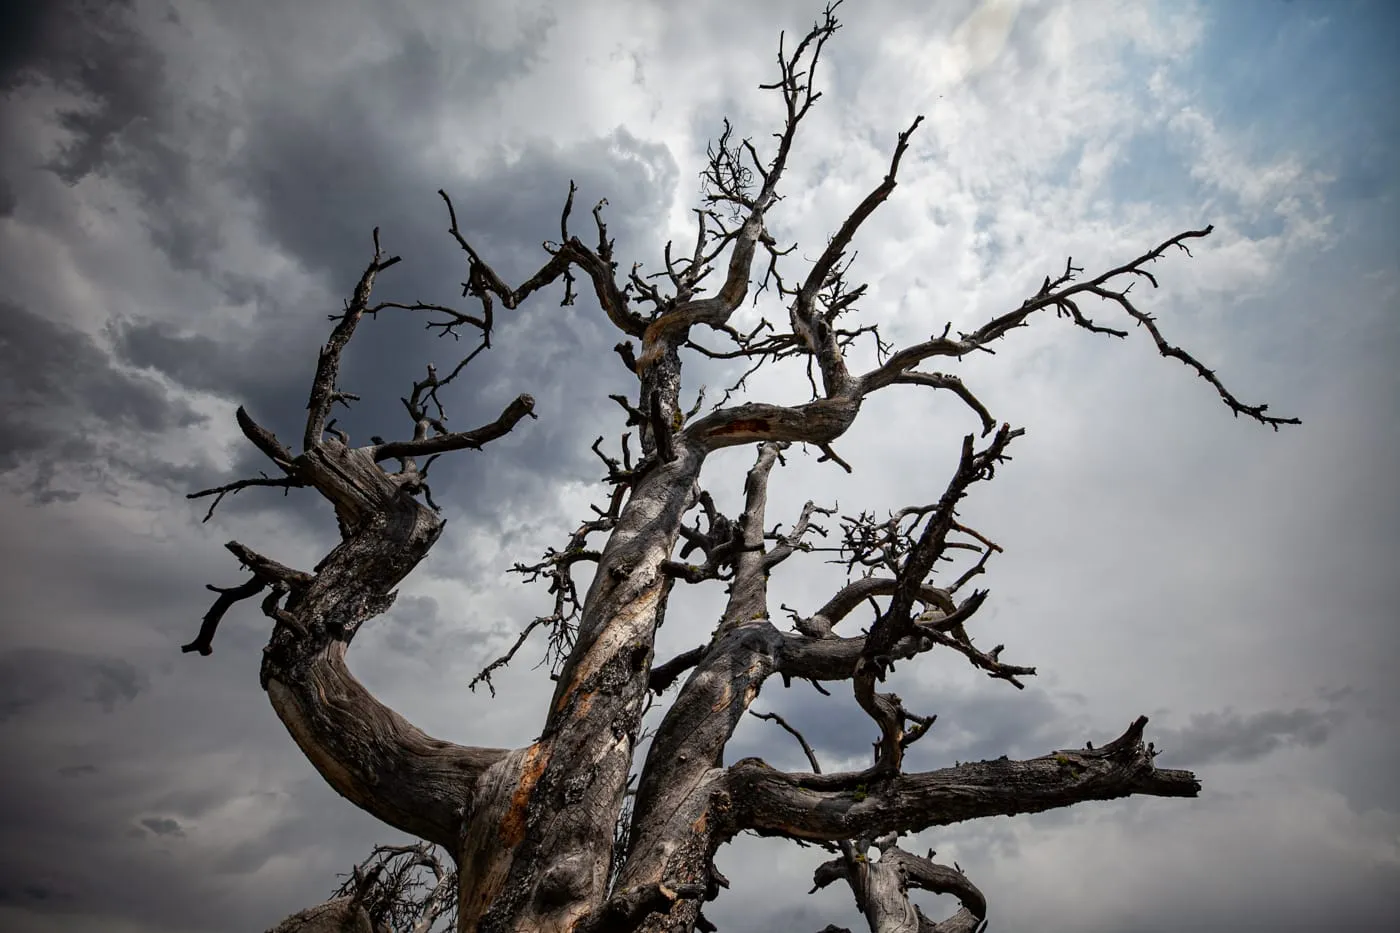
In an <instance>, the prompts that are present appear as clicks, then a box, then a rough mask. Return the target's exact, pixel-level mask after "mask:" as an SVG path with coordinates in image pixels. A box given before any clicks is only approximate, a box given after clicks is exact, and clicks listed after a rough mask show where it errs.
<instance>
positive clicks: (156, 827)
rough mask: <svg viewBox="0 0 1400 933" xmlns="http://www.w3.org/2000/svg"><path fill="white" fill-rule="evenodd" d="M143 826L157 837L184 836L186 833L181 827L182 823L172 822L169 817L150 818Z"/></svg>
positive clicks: (145, 820)
mask: <svg viewBox="0 0 1400 933" xmlns="http://www.w3.org/2000/svg"><path fill="white" fill-rule="evenodd" d="M141 825H142V826H144V827H146V828H147V829H149V830H150V831H151V832H152V833H155V834H156V835H157V836H183V835H184V834H185V831H184V830H183V829H182V828H181V827H180V821H179V820H172V819H171V818H170V817H168V816H148V817H146V818H145V819H143V820H142V821H141Z"/></svg>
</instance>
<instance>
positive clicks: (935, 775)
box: [728, 716, 1200, 840]
mask: <svg viewBox="0 0 1400 933" xmlns="http://www.w3.org/2000/svg"><path fill="white" fill-rule="evenodd" d="M1146 725H1147V717H1145V716H1144V717H1140V718H1139V719H1138V720H1137V721H1136V722H1134V723H1133V724H1132V726H1130V727H1129V729H1128V731H1127V732H1126V733H1124V734H1123V735H1122V736H1121V737H1119V738H1118V739H1116V740H1115V741H1113V742H1111V743H1110V744H1109V745H1107V746H1105V747H1104V748H1102V749H1067V750H1061V751H1056V752H1051V753H1050V754H1048V755H1045V756H1043V757H1040V758H1033V759H1030V760H1029V761H1010V760H1006V759H1001V760H997V761H982V762H972V763H967V764H961V765H958V766H956V767H952V768H943V769H941V770H938V771H927V772H922V773H918V774H900V775H891V776H888V777H885V778H883V779H881V780H879V781H877V782H873V783H869V784H867V783H865V778H864V776H862V775H853V774H832V775H815V774H790V773H786V772H782V771H777V770H775V769H773V768H771V767H769V766H768V765H766V764H764V763H763V762H762V761H760V760H758V759H755V758H747V759H744V760H743V761H740V762H738V763H736V764H735V765H733V766H732V767H731V768H730V769H729V779H728V784H729V788H730V792H731V794H732V798H733V800H734V805H735V811H736V812H735V820H736V825H737V826H738V827H739V828H745V829H753V830H755V831H756V832H758V833H760V834H762V835H779V836H788V837H791V838H794V839H810V840H837V839H851V838H858V837H867V838H870V837H875V836H879V835H882V834H884V833H887V832H917V831H918V830H921V829H925V828H927V827H930V826H947V825H950V824H953V823H961V822H964V821H966V820H973V819H979V818H981V817H987V816H1012V815H1015V814H1018V813H1039V812H1042V811H1044V810H1052V809H1058V808H1060V807H1066V806H1071V805H1073V804H1076V803H1083V802H1085V801H1090V800H1112V799H1115V798H1118V797H1126V796H1129V795H1146V796H1154V797H1195V796H1196V795H1197V794H1199V793H1200V784H1199V783H1198V782H1197V780H1196V777H1195V775H1193V774H1191V773H1190V772H1189V771H1162V770H1158V769H1157V768H1155V767H1154V766H1153V764H1152V752H1151V751H1150V749H1149V748H1148V747H1147V746H1146V745H1144V744H1143V742H1142V731H1143V728H1144V727H1145V726H1146Z"/></svg>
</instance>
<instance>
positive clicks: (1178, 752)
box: [1158, 707, 1345, 768]
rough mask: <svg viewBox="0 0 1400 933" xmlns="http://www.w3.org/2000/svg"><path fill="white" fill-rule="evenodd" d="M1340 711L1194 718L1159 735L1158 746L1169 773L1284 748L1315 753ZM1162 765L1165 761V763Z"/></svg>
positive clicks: (1230, 713) (1340, 717)
mask: <svg viewBox="0 0 1400 933" xmlns="http://www.w3.org/2000/svg"><path fill="white" fill-rule="evenodd" d="M1344 718H1345V716H1344V714H1343V712H1342V711H1341V710H1339V709H1324V710H1312V709H1304V708H1301V707H1300V708H1298V709H1292V710H1266V711H1264V712H1261V713H1252V714H1250V715H1247V716H1245V715H1241V714H1240V713H1237V712H1235V711H1234V710H1226V711H1225V712H1221V713H1199V714H1196V715H1194V716H1192V717H1191V722H1190V725H1187V726H1186V727H1184V728H1182V729H1175V730H1173V729H1163V730H1159V733H1158V734H1159V735H1160V736H1161V739H1160V742H1159V743H1158V744H1159V745H1160V746H1161V747H1162V749H1163V751H1164V753H1166V754H1167V757H1168V758H1169V759H1170V761H1171V764H1172V766H1173V767H1178V766H1179V767H1183V768H1186V767H1197V766H1200V765H1205V764H1211V763H1213V762H1218V761H1223V762H1231V763H1240V762H1246V761H1253V760H1255V759H1257V758H1262V757H1264V756H1265V755H1267V754H1269V753H1270V752H1274V751H1277V750H1278V749H1280V748H1286V747H1289V746H1300V747H1303V748H1316V747H1317V746H1319V745H1321V744H1322V743H1324V742H1326V741H1327V739H1328V737H1329V736H1330V735H1331V734H1332V732H1333V730H1335V729H1336V728H1337V727H1338V726H1339V725H1340V724H1341V723H1342V721H1343V720H1344ZM1164 760H1165V759H1164Z"/></svg>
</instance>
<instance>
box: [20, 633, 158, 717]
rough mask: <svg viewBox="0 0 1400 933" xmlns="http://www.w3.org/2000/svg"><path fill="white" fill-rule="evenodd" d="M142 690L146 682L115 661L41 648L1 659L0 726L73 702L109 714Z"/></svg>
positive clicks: (27, 649)
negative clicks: (48, 706) (53, 704)
mask: <svg viewBox="0 0 1400 933" xmlns="http://www.w3.org/2000/svg"><path fill="white" fill-rule="evenodd" d="M145 687H146V678H145V677H144V675H142V674H141V672H140V671H138V670H137V669H136V668H135V667H134V666H132V665H131V664H130V663H128V662H127V661H124V660H122V659H120V658H106V657H98V656H92V655H82V654H76V653H73V652H68V651H55V650H50V649H42V648H18V649H12V650H10V651H6V652H4V653H0V722H4V721H5V720H7V719H10V718H12V717H15V716H20V715H23V714H24V713H26V712H30V711H32V710H35V709H37V708H39V707H41V706H43V705H44V704H47V703H51V702H55V701H62V700H78V701H81V702H84V703H95V704H97V705H98V706H100V707H101V708H102V709H104V710H106V711H108V712H111V711H112V710H113V709H114V708H115V707H116V706H117V705H118V704H120V703H128V702H130V701H131V700H133V699H135V698H136V695H137V694H139V693H140V692H141V691H142V690H143V689H145Z"/></svg>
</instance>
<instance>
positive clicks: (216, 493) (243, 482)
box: [185, 474, 306, 522]
mask: <svg viewBox="0 0 1400 933" xmlns="http://www.w3.org/2000/svg"><path fill="white" fill-rule="evenodd" d="M305 485H306V483H305V482H303V481H301V480H299V479H297V478H296V477H294V476H278V477H269V476H268V475H267V474H263V475H262V476H260V477H256V478H254V479H240V480H235V481H234V482H232V483H225V484H224V485H222V486H215V487H213V488H212V489H201V490H200V491H199V492H191V493H186V494H185V498H186V499H203V498H205V497H206V496H213V497H214V501H213V502H211V503H210V504H209V511H208V512H205V513H204V518H203V521H205V522H207V521H209V519H211V518H213V517H214V510H215V509H217V508H218V507H219V503H220V502H223V501H224V496H226V495H228V494H229V493H231V492H232V493H237V492H238V491H239V490H242V489H247V488H249V487H250V486H275V487H278V488H281V489H298V488H301V487H303V486H305Z"/></svg>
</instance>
